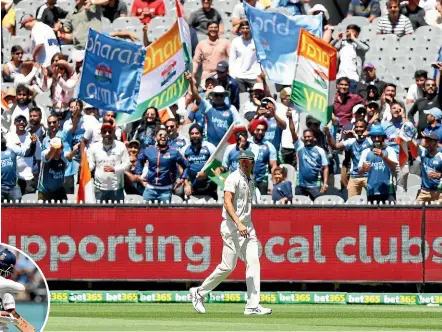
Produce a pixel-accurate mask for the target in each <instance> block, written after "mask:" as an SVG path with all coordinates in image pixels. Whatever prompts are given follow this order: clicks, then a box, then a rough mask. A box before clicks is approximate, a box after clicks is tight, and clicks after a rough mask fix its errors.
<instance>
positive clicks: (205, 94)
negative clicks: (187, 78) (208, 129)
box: [185, 76, 227, 128]
mask: <svg viewBox="0 0 442 332" xmlns="http://www.w3.org/2000/svg"><path fill="white" fill-rule="evenodd" d="M217 85H218V81H217V80H216V79H215V78H213V76H209V77H207V78H206V79H205V80H204V83H202V84H201V89H202V91H201V92H199V95H200V97H201V98H204V99H208V98H209V93H210V92H211V91H212V90H213V88H214V87H215V86H217ZM187 98H188V100H189V105H188V108H189V115H188V116H187V118H188V120H186V122H185V123H193V122H196V123H197V124H198V125H199V126H201V127H202V128H204V123H205V119H204V114H203V112H201V110H200V109H199V107H198V106H197V105H196V104H194V103H193V97H192V95H191V94H187V95H186V99H187ZM226 99H227V98H226Z"/></svg>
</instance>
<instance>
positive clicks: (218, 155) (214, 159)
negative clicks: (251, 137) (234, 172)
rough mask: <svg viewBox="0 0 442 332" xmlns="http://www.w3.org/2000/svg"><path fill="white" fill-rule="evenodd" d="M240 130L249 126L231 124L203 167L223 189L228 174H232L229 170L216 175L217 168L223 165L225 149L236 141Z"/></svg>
mask: <svg viewBox="0 0 442 332" xmlns="http://www.w3.org/2000/svg"><path fill="white" fill-rule="evenodd" d="M238 131H247V128H246V127H245V126H244V125H243V124H242V123H232V124H231V125H230V128H229V130H227V132H226V133H225V135H224V136H223V138H222V139H221V141H220V142H219V144H218V145H217V147H216V150H215V152H214V153H213V154H212V155H211V156H210V158H209V160H207V162H206V164H205V165H204V167H203V169H202V170H203V171H204V172H206V174H207V176H208V177H209V179H210V180H211V181H213V182H215V183H216V184H217V185H218V187H220V188H221V190H223V189H224V182H225V181H226V178H227V176H228V175H229V174H230V172H229V171H227V172H225V173H222V174H219V175H216V174H215V170H216V169H217V168H218V167H221V166H222V163H223V157H224V151H225V150H226V148H227V146H228V145H229V144H234V143H236V138H235V134H236V133H237V132H238Z"/></svg>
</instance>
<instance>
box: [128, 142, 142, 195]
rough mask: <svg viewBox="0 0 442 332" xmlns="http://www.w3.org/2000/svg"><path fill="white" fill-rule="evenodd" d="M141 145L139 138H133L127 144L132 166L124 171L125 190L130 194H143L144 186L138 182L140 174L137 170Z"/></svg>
mask: <svg viewBox="0 0 442 332" xmlns="http://www.w3.org/2000/svg"><path fill="white" fill-rule="evenodd" d="M140 147H141V144H140V142H139V141H137V140H132V141H130V142H129V143H128V144H127V152H128V153H129V161H130V167H129V169H128V170H126V171H124V191H125V192H126V194H128V195H139V196H143V191H144V187H143V186H142V185H141V184H140V183H139V182H138V175H137V172H136V171H137V167H138V154H139V153H140Z"/></svg>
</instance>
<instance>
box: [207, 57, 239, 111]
mask: <svg viewBox="0 0 442 332" xmlns="http://www.w3.org/2000/svg"><path fill="white" fill-rule="evenodd" d="M211 77H212V78H213V79H214V80H216V82H217V84H216V85H221V86H222V87H223V88H224V89H225V90H226V91H228V92H229V102H230V104H231V105H233V106H235V107H236V109H237V110H239V92H240V90H239V85H238V81H237V80H236V79H235V78H233V77H232V76H230V74H229V64H228V63H227V61H224V60H223V61H220V62H219V63H218V64H217V65H216V74H215V75H213V76H211ZM209 93H210V92H209Z"/></svg>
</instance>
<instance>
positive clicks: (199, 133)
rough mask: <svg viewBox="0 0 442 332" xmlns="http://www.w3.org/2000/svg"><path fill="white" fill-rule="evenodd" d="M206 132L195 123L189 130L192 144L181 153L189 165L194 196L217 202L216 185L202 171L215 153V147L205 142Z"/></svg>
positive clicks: (187, 145)
mask: <svg viewBox="0 0 442 332" xmlns="http://www.w3.org/2000/svg"><path fill="white" fill-rule="evenodd" d="M203 133H204V130H203V128H202V127H201V126H199V125H198V124H196V123H194V124H192V125H191V126H190V128H189V137H190V143H188V144H186V145H185V146H184V147H182V148H181V150H180V152H181V154H182V155H183V157H184V158H185V159H186V160H187V161H188V163H189V182H190V184H191V186H192V195H206V196H210V197H212V198H213V199H215V200H217V199H218V195H217V192H216V187H217V186H216V184H215V183H214V182H212V181H210V180H209V179H208V178H207V174H206V173H205V172H204V171H202V169H203V166H204V165H205V164H206V162H207V160H209V158H210V156H211V155H212V154H213V153H214V152H215V149H216V148H215V146H214V145H213V144H212V143H210V142H206V141H203Z"/></svg>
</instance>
